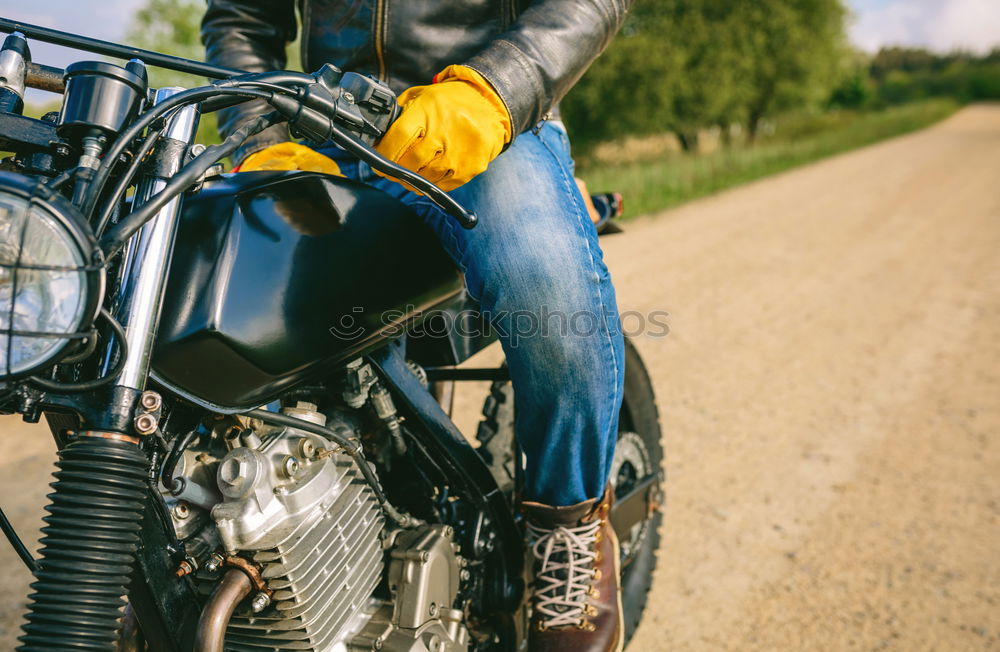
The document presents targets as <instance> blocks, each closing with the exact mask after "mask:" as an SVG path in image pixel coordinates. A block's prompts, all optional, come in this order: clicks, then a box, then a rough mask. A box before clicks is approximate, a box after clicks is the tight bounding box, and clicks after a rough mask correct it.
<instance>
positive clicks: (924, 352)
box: [0, 106, 1000, 652]
mask: <svg viewBox="0 0 1000 652" xmlns="http://www.w3.org/2000/svg"><path fill="white" fill-rule="evenodd" d="M606 252H607V258H608V260H609V262H610V266H611V269H612V273H613V275H614V277H615V280H616V284H617V286H618V288H619V300H620V301H619V302H620V305H621V307H622V309H623V310H636V311H641V312H649V311H653V310H666V311H669V313H670V319H669V322H670V328H671V332H670V335H669V336H668V337H666V338H662V339H652V338H641V337H640V338H639V339H638V344H639V347H640V349H641V350H642V352H643V354H644V355H645V356H646V359H647V363H648V364H649V366H650V368H651V369H652V371H653V377H654V380H655V383H656V391H657V394H658V397H659V401H660V410H661V414H662V420H663V425H664V428H665V434H666V445H667V449H668V454H667V473H668V475H669V485H668V500H669V504H668V506H667V517H666V532H665V539H664V543H663V548H662V551H661V557H660V568H659V570H658V571H657V577H656V583H655V588H654V590H653V595H652V599H651V603H650V607H649V612H648V617H647V619H646V621H645V622H644V624H643V625H642V627H641V629H640V630H639V632H638V634H637V637H636V639H635V642H634V644H633V646H632V649H633V650H640V651H646V650H671V651H682V650H740V651H748V650H761V651H763V650H769V651H770V650H787V651H792V650H795V651H798V650H852V649H858V650H882V649H887V650H900V651H907V652H909V651H913V650H986V649H1000V518H998V517H1000V445H998V442H997V440H996V438H997V435H998V432H1000V337H998V336H1000V106H976V107H971V108H968V109H965V110H964V111H962V112H961V113H959V114H958V115H956V116H955V117H953V118H951V119H950V120H948V121H946V122H944V123H942V124H940V125H938V126H936V127H933V128H931V129H929V130H926V131H923V132H920V133H917V134H914V135H911V136H907V137H903V138H900V139H896V140H893V141H890V142H887V143H884V144H881V145H877V146H874V147H870V148H867V149H864V150H861V151H858V152H855V153H851V154H847V155H844V156H840V157H837V158H834V159H830V160H827V161H825V162H821V163H819V164H816V165H811V166H808V167H805V168H802V169H799V170H796V171H793V172H790V173H786V174H783V175H780V176H777V177H773V178H770V179H767V180H764V181H761V182H758V183H755V184H752V185H748V186H745V187H742V188H739V189H736V190H733V191H730V192H726V193H724V194H721V195H718V196H716V197H713V198H710V199H706V200H703V201H699V202H695V203H692V204H689V205H686V206H684V207H682V208H680V209H677V210H673V211H670V212H668V213H665V214H663V215H659V216H657V217H655V218H648V219H642V220H639V221H636V222H633V223H631V224H630V225H628V231H627V233H626V234H624V235H620V236H615V237H613V238H609V239H608V241H607V244H606ZM466 405H472V401H471V400H469V401H467V402H466ZM470 414H471V411H470ZM472 421H473V418H472V416H470V415H466V416H465V417H464V419H463V423H466V424H470V423H472ZM4 426H5V430H9V431H14V430H16V431H17V433H18V434H22V433H23V434H24V435H28V434H32V435H35V436H33V437H31V438H30V439H29V438H27V437H26V436H25V437H24V438H19V437H15V433H14V432H5V433H4V436H3V437H2V438H0V453H2V457H0V459H3V460H4V465H3V469H2V473H0V496H2V500H3V506H4V507H5V508H6V509H7V510H8V511H9V513H10V514H11V518H12V520H13V521H14V523H15V525H17V526H18V527H19V529H20V530H21V531H22V532H24V533H25V535H26V536H27V537H28V538H33V537H34V533H33V528H34V527H37V525H38V518H39V515H40V509H39V506H40V503H41V502H42V499H43V495H44V493H45V491H44V488H43V487H42V486H41V485H42V482H43V477H44V474H45V472H46V470H47V458H46V454H47V451H48V448H49V445H48V444H47V442H46V440H45V438H44V437H43V436H42V435H41V433H29V432H24V431H25V429H24V428H23V427H14V425H13V423H12V422H10V421H7V422H4ZM0 577H2V579H3V580H4V584H3V585H4V586H5V588H6V590H5V591H4V593H3V594H2V595H0V610H2V612H0V624H2V629H0V649H9V648H10V647H12V645H13V643H12V641H13V637H14V636H15V635H16V634H15V631H16V620H17V615H16V614H17V612H18V611H19V609H20V596H21V595H23V593H24V590H25V585H26V583H27V573H25V572H24V570H23V569H22V568H21V567H20V566H19V565H18V562H17V561H16V559H15V558H14V556H13V555H12V554H11V553H10V552H9V551H8V550H7V549H6V548H2V549H0Z"/></svg>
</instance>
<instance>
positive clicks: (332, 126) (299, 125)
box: [269, 96, 479, 229]
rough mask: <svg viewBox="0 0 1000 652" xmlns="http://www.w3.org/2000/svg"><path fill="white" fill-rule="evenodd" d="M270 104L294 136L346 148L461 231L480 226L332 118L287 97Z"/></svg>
mask: <svg viewBox="0 0 1000 652" xmlns="http://www.w3.org/2000/svg"><path fill="white" fill-rule="evenodd" d="M269 102H270V103H271V106H273V107H274V108H276V109H278V111H280V112H281V113H282V114H284V115H285V116H286V117H287V118H288V121H289V123H290V124H291V125H292V127H293V133H295V132H296V131H298V132H300V133H302V134H303V135H306V136H307V137H309V138H311V139H312V140H314V141H318V142H323V141H325V140H332V141H333V142H335V143H336V144H337V145H339V146H340V147H341V148H343V149H344V151H345V152H347V153H348V154H352V155H354V156H355V157H357V158H358V159H360V160H362V161H364V162H365V163H367V164H368V165H370V166H372V168H373V169H375V170H378V171H379V172H382V173H383V174H385V175H386V176H390V177H392V178H394V179H398V180H400V181H405V182H406V183H408V184H409V185H410V186H411V187H413V188H415V189H417V190H419V191H420V192H422V193H423V194H424V195H426V196H427V198H428V199H430V200H431V201H432V202H434V203H435V204H436V205H437V206H438V207H439V208H440V209H441V210H443V211H444V212H446V213H448V215H451V216H452V217H454V218H455V219H456V220H458V223H459V224H461V225H462V227H464V228H466V229H471V228H472V227H474V226H476V224H477V223H478V221H479V218H477V217H476V215H475V213H472V212H470V211H467V210H466V209H465V208H464V207H462V205H461V204H459V203H458V202H457V201H455V200H454V199H452V198H451V197H449V196H448V194H447V193H446V192H445V191H443V190H441V189H440V188H438V187H437V186H435V185H434V184H433V183H431V182H430V181H428V180H427V179H425V178H423V177H422V176H420V175H419V174H417V173H416V172H411V171H410V170H407V169H406V168H404V167H403V166H401V165H397V164H396V163H393V162H392V161H390V160H389V159H387V158H385V157H384V156H382V155H381V154H379V153H378V152H377V151H375V150H374V149H372V148H371V147H369V146H368V145H367V144H365V143H364V142H362V141H361V140H360V139H358V138H356V137H354V136H353V135H352V134H350V133H349V132H347V131H346V130H345V129H343V128H342V127H340V126H339V125H338V124H337V123H336V121H335V120H333V119H331V118H330V117H328V116H325V115H323V114H321V113H320V112H318V111H314V110H312V109H309V108H307V107H304V106H302V105H301V104H299V102H297V101H296V100H293V99H291V98H287V97H281V96H275V97H273V98H271V99H270V100H269Z"/></svg>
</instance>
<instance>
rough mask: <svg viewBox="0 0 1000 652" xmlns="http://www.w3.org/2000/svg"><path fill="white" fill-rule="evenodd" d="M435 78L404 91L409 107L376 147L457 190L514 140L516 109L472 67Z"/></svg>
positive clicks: (454, 68) (403, 104) (403, 101)
mask: <svg viewBox="0 0 1000 652" xmlns="http://www.w3.org/2000/svg"><path fill="white" fill-rule="evenodd" d="M434 82H435V83H433V84H431V85H430V86H414V87H413V88H408V89H407V90H405V91H404V92H403V93H402V94H401V95H400V96H399V99H398V101H399V105H400V106H401V107H402V108H403V111H402V113H400V115H399V118H397V119H396V121H395V122H394V123H392V126H391V127H389V130H388V131H387V132H386V134H385V136H383V137H382V140H381V141H379V143H378V144H377V145H376V146H375V149H377V150H378V151H379V153H381V154H382V155H383V156H385V157H386V158H388V159H390V160H392V161H395V162H396V163H399V164H400V165H402V166H403V167H405V168H408V169H410V170H413V171H414V172H416V173H417V174H419V175H420V176H422V177H424V178H425V179H427V180H428V181H432V182H434V183H436V184H437V185H438V186H440V187H441V188H442V189H443V190H446V191H447V190H454V189H455V188H458V187H459V186H461V185H462V184H464V183H465V182H467V181H469V180H470V179H471V178H472V177H474V176H476V175H477V174H479V173H480V172H482V171H483V170H485V169H486V166H487V165H489V163H490V161H492V160H493V159H495V158H496V157H497V155H498V154H500V152H501V151H502V150H503V148H504V145H506V144H507V143H509V142H510V139H511V126H510V114H508V113H507V107H506V106H505V105H504V103H503V100H501V99H500V96H499V95H497V93H496V91H495V90H493V87H492V86H490V83H489V82H488V81H486V80H485V79H484V78H483V76H482V75H480V74H479V73H478V72H476V71H475V70H473V69H471V68H466V67H465V66H448V67H447V68H445V69H444V70H442V71H441V72H439V73H438V74H437V75H436V76H435V77H434ZM383 176H384V175H383ZM403 185H404V186H405V185H406V184H403ZM407 187H408V188H409V186H407ZM410 189H411V190H412V188H410Z"/></svg>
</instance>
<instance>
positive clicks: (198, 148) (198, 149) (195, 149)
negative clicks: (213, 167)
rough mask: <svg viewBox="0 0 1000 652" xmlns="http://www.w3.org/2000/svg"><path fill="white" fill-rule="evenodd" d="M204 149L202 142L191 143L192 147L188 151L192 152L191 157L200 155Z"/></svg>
mask: <svg viewBox="0 0 1000 652" xmlns="http://www.w3.org/2000/svg"><path fill="white" fill-rule="evenodd" d="M204 151H205V146H204V145H202V144H201V143H195V144H194V145H191V147H190V149H188V152H189V153H190V154H191V158H194V157H195V156H198V155H199V154H201V153H202V152H204Z"/></svg>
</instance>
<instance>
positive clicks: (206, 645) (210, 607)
mask: <svg viewBox="0 0 1000 652" xmlns="http://www.w3.org/2000/svg"><path fill="white" fill-rule="evenodd" d="M251 588H252V585H251V584H250V578H249V577H247V575H246V573H244V572H243V571H241V570H237V569H235V568H234V569H232V570H230V571H228V572H227V573H226V574H225V575H224V576H223V577H222V580H221V581H220V582H219V586H218V588H216V589H215V593H213V594H212V597H211V598H209V600H208V604H206V605H205V609H204V610H203V611H202V612H201V618H199V619H198V629H197V631H196V632H195V639H194V652H223V650H222V647H223V645H224V644H225V641H226V627H227V626H228V625H229V619H230V618H231V617H232V615H233V611H234V610H235V609H236V605H238V604H239V603H240V602H241V601H242V600H243V598H245V597H247V596H248V595H250V589H251Z"/></svg>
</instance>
